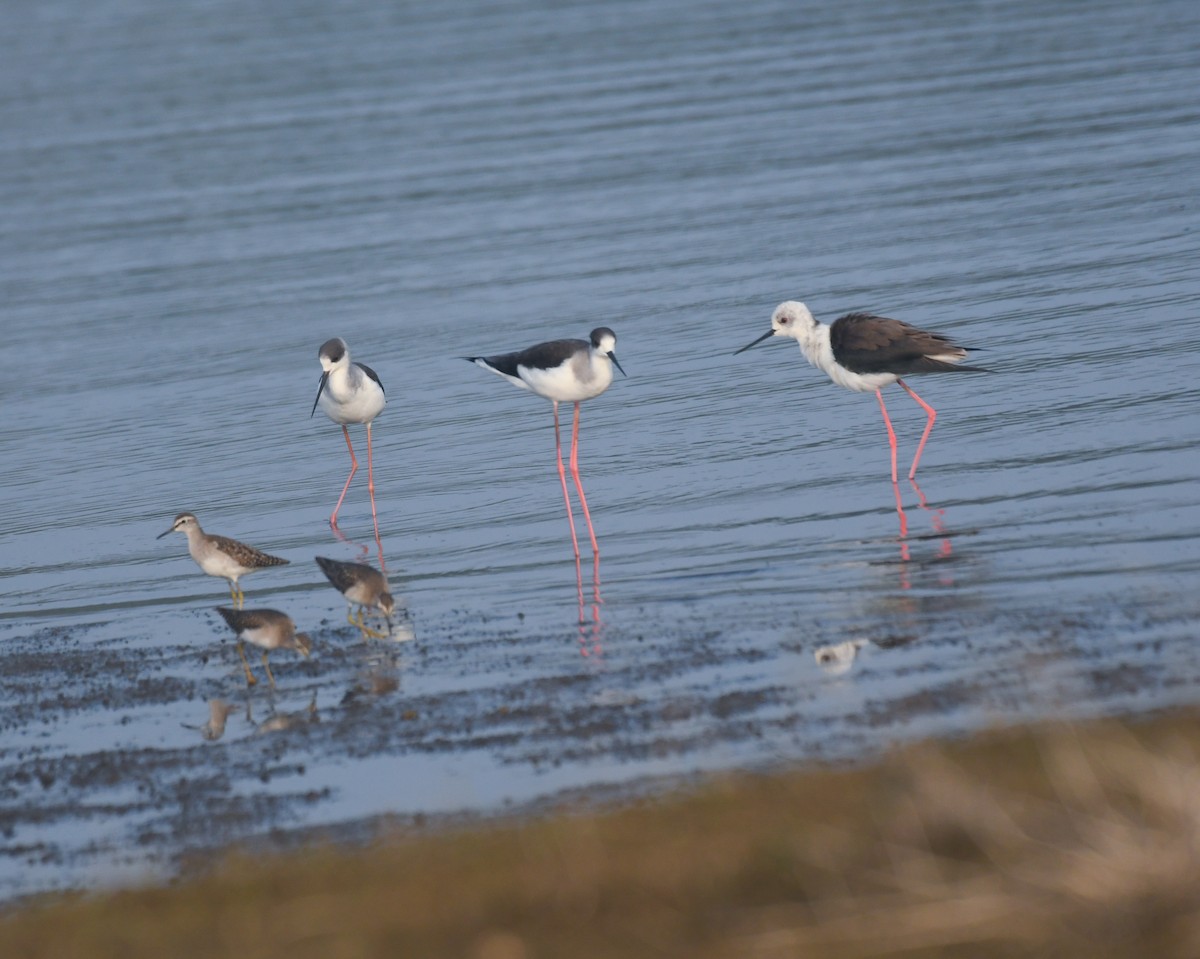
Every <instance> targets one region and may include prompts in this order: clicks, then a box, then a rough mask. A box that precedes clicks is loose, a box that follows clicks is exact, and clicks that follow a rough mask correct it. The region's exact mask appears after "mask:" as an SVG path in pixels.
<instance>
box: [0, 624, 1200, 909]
mask: <svg viewBox="0 0 1200 959" xmlns="http://www.w3.org/2000/svg"><path fill="white" fill-rule="evenodd" d="M665 612H668V613H671V615H666V616H663V615H661V613H660V615H659V616H658V617H657V621H656V619H655V617H654V614H653V613H647V612H646V611H645V610H640V611H639V612H638V615H637V617H636V618H634V617H621V616H615V617H613V621H612V622H604V623H602V624H597V623H594V622H593V623H590V624H586V625H585V626H584V627H583V628H582V629H580V628H576V627H574V626H571V627H568V628H565V629H556V628H550V627H546V626H545V625H536V626H535V625H533V624H531V623H529V622H527V621H526V620H525V619H524V618H523V617H520V616H516V617H508V618H501V619H496V618H491V617H484V616H480V615H476V614H468V613H461V614H458V615H456V616H455V617H450V618H446V619H444V620H442V621H440V622H437V623H422V624H419V628H418V629H417V638H416V639H415V640H413V641H411V642H406V643H380V642H371V643H364V642H362V641H361V638H360V637H359V636H358V634H357V633H356V632H355V631H354V630H352V629H351V628H349V627H348V626H346V625H345V623H344V621H342V622H339V621H338V620H336V619H333V618H329V619H327V620H325V621H323V622H321V623H319V624H318V626H317V628H316V629H314V630H313V633H314V640H315V643H316V652H315V654H314V656H313V657H312V658H311V659H309V660H302V659H300V658H298V657H293V656H289V655H287V654H285V653H280V654H276V655H274V656H273V657H272V665H273V669H274V671H275V675H276V677H277V679H278V688H277V689H276V690H274V691H272V690H270V689H268V688H265V684H260V686H259V687H257V688H255V689H253V690H248V689H247V688H246V686H245V683H244V680H243V679H242V677H241V670H240V665H239V662H238V659H237V656H236V653H235V650H234V646H233V644H232V641H231V637H230V636H228V635H226V634H225V632H223V631H222V629H221V628H220V624H218V623H217V622H216V621H215V616H214V614H213V613H212V612H211V611H207V610H199V611H194V612H184V613H182V614H181V613H171V612H163V613H160V614H158V616H157V618H156V619H152V622H155V623H157V624H158V628H155V629H153V630H147V629H146V628H145V627H146V622H147V620H146V618H144V617H143V618H141V619H139V620H136V621H134V620H129V621H126V620H123V619H121V618H120V617H117V618H114V619H111V620H109V621H104V622H91V623H79V624H76V625H71V626H69V627H46V628H41V629H37V630H32V631H23V630H20V629H9V630H8V632H7V634H6V635H5V636H4V637H3V641H2V642H0V677H2V678H0V728H2V729H3V730H4V739H3V745H2V746H0V895H3V896H4V898H12V897H18V896H23V895H26V894H29V893H36V892H40V891H45V890H52V889H65V888H96V887H103V886H105V885H109V884H112V883H121V882H127V881H130V880H132V879H137V878H139V877H144V876H152V877H164V876H169V875H172V874H173V873H174V872H175V871H176V869H177V868H178V866H179V864H180V863H181V862H183V861H185V860H186V861H189V862H192V863H196V862H202V861H203V860H204V857H205V855H206V853H207V851H209V850H213V849H218V848H223V847H227V846H229V845H231V844H237V843H241V842H253V843H254V844H255V845H256V846H266V847H272V846H275V847H280V848H283V847H294V846H295V845H296V844H298V843H301V842H303V841H305V840H306V838H308V837H311V836H314V835H319V836H321V837H324V838H328V839H333V840H335V841H338V840H341V839H345V840H346V841H361V840H362V839H364V838H366V837H370V836H373V835H376V834H377V833H378V832H379V831H380V830H381V829H383V828H387V827H388V826H389V825H392V824H394V823H396V822H400V823H407V824H412V823H431V822H432V823H440V822H443V821H445V819H444V817H450V819H451V820H453V819H454V818H455V817H460V816H463V815H468V816H478V815H488V814H491V813H495V812H502V811H504V810H506V809H514V808H519V809H542V808H545V804H546V803H548V802H549V803H553V802H554V801H555V799H554V797H561V796H575V797H578V796H587V795H595V796H600V797H605V798H611V797H613V796H614V795H618V796H619V795H621V794H622V791H630V792H637V791H638V790H645V789H646V788H648V787H647V786H646V784H647V783H651V784H654V783H662V782H670V781H674V780H678V779H679V778H680V777H688V776H691V775H693V774H695V773H697V772H704V771H713V770H724V769H738V768H756V769H764V768H770V767H771V766H773V765H776V764H780V763H792V762H796V761H801V762H803V761H811V760H815V759H818V760H838V761H842V760H851V759H860V758H863V757H868V756H870V755H872V754H874V753H875V752H877V751H879V750H880V749H883V748H885V747H887V746H888V745H890V744H891V743H894V742H899V741H904V740H905V739H911V738H914V737H918V736H923V735H929V734H937V735H959V734H961V733H963V732H967V731H969V730H971V729H973V728H977V727H979V726H981V725H985V724H987V723H989V722H992V721H994V720H996V719H1014V718H1016V719H1020V718H1027V717H1030V716H1034V715H1037V714H1039V713H1041V714H1054V713H1058V712H1062V711H1068V712H1074V713H1076V714H1099V713H1106V712H1137V711H1141V710H1145V709H1151V708H1157V707H1159V706H1162V705H1165V704H1170V703H1172V702H1187V701H1192V700H1194V698H1195V695H1196V687H1197V684H1198V682H1200V667H1198V666H1197V665H1196V663H1195V661H1194V657H1192V656H1190V655H1187V656H1185V655H1184V652H1185V649H1184V647H1183V645H1182V644H1183V643H1185V642H1188V643H1190V642H1191V635H1192V634H1191V630H1192V625H1191V624H1192V622H1193V621H1194V619H1195V617H1194V616H1192V614H1191V612H1190V611H1189V610H1188V608H1187V607H1186V606H1185V605H1181V604H1180V603H1178V602H1177V603H1174V604H1172V603H1165V602H1162V601H1159V600H1156V601H1155V602H1147V603H1144V604H1133V603H1127V604H1125V605H1123V606H1110V607H1107V608H1103V609H1099V608H1092V609H1090V610H1075V611H1062V610H1059V611H1055V612H1053V613H1051V612H1050V611H1048V610H1039V611H1025V612H1021V613H1011V614H998V613H996V612H995V611H994V610H987V609H986V608H984V609H980V610H977V611H972V610H964V609H962V608H958V609H954V610H951V611H949V612H943V613H941V614H934V615H928V616H926V618H925V619H924V620H923V623H922V630H921V632H920V634H919V635H918V636H916V637H915V638H910V637H906V636H899V635H897V632H896V621H895V619H894V618H893V619H885V618H881V619H880V622H879V627H880V628H879V630H878V633H877V635H878V636H879V637H880V638H879V640H878V641H877V642H872V641H871V640H870V638H869V636H870V634H869V633H868V634H867V635H866V636H865V637H862V638H858V639H855V638H853V636H851V635H850V633H849V632H848V630H847V628H846V625H845V624H842V623H836V622H833V623H813V622H806V621H805V620H804V617H803V614H802V613H801V612H799V611H797V612H796V613H795V614H794V615H787V616H784V617H780V616H779V615H778V612H777V611H776V612H775V613H774V614H769V615H765V616H764V615H761V614H759V615H758V616H757V618H756V614H755V611H754V610H753V609H750V608H747V609H746V610H745V615H744V616H742V617H732V618H731V619H732V620H733V621H735V622H737V623H738V625H737V627H735V628H730V627H722V626H717V625H714V624H712V623H711V622H709V621H708V620H707V619H706V618H705V617H704V616H703V615H701V614H699V613H698V611H697V610H695V609H691V610H689V609H687V608H683V607H681V608H677V609H675V610H673V611H665ZM630 619H633V620H634V621H633V622H630ZM214 701H215V702H219V703H223V704H226V706H225V708H224V709H222V710H219V712H220V716H219V717H216V718H214V717H215V714H214V713H213V712H212V711H211V707H210V703H212V702H214ZM218 720H219V721H218Z"/></svg>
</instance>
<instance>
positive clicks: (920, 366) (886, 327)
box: [829, 313, 981, 376]
mask: <svg viewBox="0 0 1200 959" xmlns="http://www.w3.org/2000/svg"><path fill="white" fill-rule="evenodd" d="M829 345H830V346H831V347H832V348H833V358H834V359H835V360H837V361H838V363H840V364H841V365H842V366H844V367H845V368H846V369H848V370H849V371H850V372H851V373H898V374H900V375H901V376H904V375H908V374H912V373H950V372H980V371H981V369H980V368H979V367H975V366H961V365H959V364H957V363H947V362H946V361H945V360H938V359H934V358H933V357H935V356H947V355H948V356H960V357H965V356H966V355H967V351H966V348H965V347H962V346H959V345H958V344H957V343H955V342H954V341H953V340H951V339H950V338H949V337H947V336H943V335H942V334H940V333H930V332H928V331H927V330H919V329H917V328H916V327H915V326H910V325H909V324H908V323H904V322H902V321H900V320H893V319H890V318H889V317H886V316H876V315H875V314H873V313H847V314H846V315H845V316H841V317H838V319H836V320H834V321H833V324H832V325H831V326H830V328H829Z"/></svg>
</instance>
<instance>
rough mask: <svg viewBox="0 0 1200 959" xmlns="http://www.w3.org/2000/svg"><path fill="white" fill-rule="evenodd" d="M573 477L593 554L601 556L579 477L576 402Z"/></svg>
mask: <svg viewBox="0 0 1200 959" xmlns="http://www.w3.org/2000/svg"><path fill="white" fill-rule="evenodd" d="M571 478H572V479H573V480H575V489H577V490H578V491H579V502H580V504H581V505H582V506H583V518H584V519H585V520H586V521H587V528H588V536H590V537H591V539H592V554H593V555H594V556H596V557H597V558H599V556H600V546H599V545H598V544H597V543H596V531H595V530H594V529H592V514H591V513H589V512H588V504H587V497H586V496H584V495H583V483H582V482H581V481H580V479H579V404H578V403H576V404H575V428H574V429H573V430H572V431H571Z"/></svg>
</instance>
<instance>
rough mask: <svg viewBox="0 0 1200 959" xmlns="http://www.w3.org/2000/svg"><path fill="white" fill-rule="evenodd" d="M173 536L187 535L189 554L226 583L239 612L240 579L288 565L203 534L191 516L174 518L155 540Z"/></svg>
mask: <svg viewBox="0 0 1200 959" xmlns="http://www.w3.org/2000/svg"><path fill="white" fill-rule="evenodd" d="M175 532H180V533H184V534H186V535H187V541H188V552H189V553H191V554H192V559H194V560H195V561H196V562H197V563H198V564H199V565H200V568H201V569H202V570H204V572H206V573H208V575H209V576H220V577H223V578H224V579H227V580H229V595H230V597H231V599H232V600H233V605H234V606H236V607H237V608H238V609H241V607H242V604H243V603H244V602H245V599H246V594H245V593H243V592H242V588H241V586H239V585H238V580H239V579H240V578H241V577H243V576H245V575H246V574H247V573H253V572H255V571H256V570H260V569H265V568H266V567H268V566H286V565H287V564H288V563H289V562H290V560H286V559H282V558H280V557H278V556H270V555H268V554H267V553H264V552H262V550H257V549H255V548H254V547H253V546H247V545H246V544H245V543H239V542H238V541H237V540H236V539H230V538H229V537H228V536H215V535H213V534H211V533H206V532H204V530H202V529H201V528H200V522H199V520H197V519H196V517H195V516H194V515H193V514H192V513H180V514H179V515H178V516H176V517H175V522H174V523H172V524H171V528H170V529H168V530H164V531H163V532H161V533H159V534H158V536H157V537H155V538H156V539H162V538H163V537H164V536H168V535H170V534H171V533H175Z"/></svg>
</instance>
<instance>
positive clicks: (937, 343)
mask: <svg viewBox="0 0 1200 959" xmlns="http://www.w3.org/2000/svg"><path fill="white" fill-rule="evenodd" d="M772 336H790V337H791V338H792V339H794V340H796V341H797V342H798V343H799V344H800V352H801V353H803V354H804V358H805V359H806V360H808V362H809V363H811V364H812V365H813V366H815V367H816V368H817V369H819V370H821V371H823V372H824V373H825V374H827V375H828V376H829V378H830V379H831V380H833V382H834V383H836V384H837V385H838V386H844V387H846V389H849V390H855V391H856V392H859V393H871V392H874V394H875V396H876V398H877V399H878V400H879V409H880V410H881V411H882V412H883V422H884V424H885V425H886V426H887V433H888V444H889V445H890V447H891V451H892V482H893V483H895V482H896V433H895V431H894V430H893V429H892V421H891V419H890V418H889V417H888V412H887V407H886V406H885V405H884V402H883V392H882V390H883V387H885V386H890V385H891V384H892V383H898V384H900V386H901V387H903V389H904V390H905V391H906V392H907V393H908V395H909V396H911V397H912V398H913V399H914V400H916V401H917V403H918V404H919V405H920V406H921V408H922V409H923V410H925V414H926V416H927V417H928V418H927V420H926V422H925V432H924V433H922V434H921V442H920V443H918V444H917V454H916V456H914V457H913V461H912V467H911V468H910V469H909V471H908V478H909V479H912V478H913V477H915V476H916V475H917V464H918V463H919V462H920V461H921V452H922V451H923V450H924V449H925V441H926V440H927V439H929V433H930V431H931V430H932V429H933V421H934V420H935V419H937V412H936V411H935V410H934V408H933V407H932V406H930V405H929V404H928V403H926V402H925V401H924V400H923V399H921V397H919V396H917V394H916V393H914V392H913V391H912V389H911V388H910V387H909V385H908V384H907V383H905V382H904V380H902V379H901V377H902V376H915V375H917V374H920V373H986V372H988V371H987V370H985V369H983V368H982V367H979V366H963V365H962V361H963V360H964V359H966V357H967V353H968V352H969V351H970V350H971V349H972V348H971V347H968V346H959V345H958V344H957V343H955V342H953V341H952V340H951V339H950V338H948V337H946V336H943V335H942V334H940V333H930V332H927V331H926V330H919V329H917V328H916V327H915V326H910V325H909V324H907V323H902V322H901V321H900V320H892V319H888V318H887V317H886V316H875V315H874V314H872V313H847V314H846V315H845V316H841V317H839V318H838V319H836V320H834V321H833V322H832V323H831V324H829V325H828V326H827V325H825V324H824V323H819V322H818V321H817V320H816V319H814V318H813V315H812V314H811V313H810V312H809V311H808V307H806V306H805V305H804V304H803V303H798V302H796V301H795V300H789V301H788V302H786V303H780V304H779V306H777V307H776V308H775V312H774V313H773V314H772V316H771V329H769V330H767V332H766V333H764V334H763V335H762V336H760V337H759V338H758V339H756V340H754V341H753V342H752V343H747V344H746V345H745V346H743V347H742V348H741V349H740V350H735V351H734V355H735V356H736V355H737V354H738V353H742V352H744V351H745V350H748V349H750V347H752V346H754V345H755V344H757V343H761V342H762V341H763V340H765V339H767V338H768V337H772Z"/></svg>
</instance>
